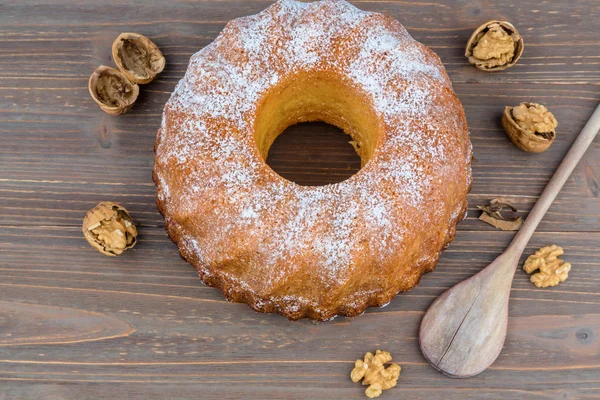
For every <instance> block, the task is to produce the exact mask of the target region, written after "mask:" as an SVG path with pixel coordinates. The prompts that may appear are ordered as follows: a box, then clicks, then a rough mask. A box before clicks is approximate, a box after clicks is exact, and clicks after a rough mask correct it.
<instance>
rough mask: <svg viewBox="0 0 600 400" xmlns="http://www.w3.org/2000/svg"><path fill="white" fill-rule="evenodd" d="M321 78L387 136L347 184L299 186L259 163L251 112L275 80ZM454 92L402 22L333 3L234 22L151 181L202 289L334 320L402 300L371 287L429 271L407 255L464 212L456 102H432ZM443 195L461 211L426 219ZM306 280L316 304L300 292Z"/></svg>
mask: <svg viewBox="0 0 600 400" xmlns="http://www.w3.org/2000/svg"><path fill="white" fill-rule="evenodd" d="M335 46H338V47H337V48H334V47H335ZM321 68H323V69H328V70H333V71H337V72H339V74H340V75H343V76H345V77H347V78H348V80H349V82H350V84H351V85H354V86H355V87H357V88H358V89H360V90H361V91H363V92H364V93H366V95H367V96H368V97H369V98H370V100H371V101H372V105H373V107H374V109H375V111H376V113H377V114H378V116H379V118H380V119H381V121H382V122H383V124H384V125H385V127H386V136H385V137H383V138H380V143H378V146H377V149H376V151H375V153H374V155H373V157H372V159H371V160H370V161H369V163H368V164H367V165H366V166H365V167H364V168H363V169H362V170H361V171H360V172H359V173H358V174H356V175H354V176H353V177H351V178H350V179H348V180H346V181H344V182H341V183H338V184H335V185H327V186H319V187H304V186H299V185H296V184H294V183H293V182H289V181H286V180H285V179H283V178H281V177H279V176H277V175H276V174H275V173H274V172H273V171H272V170H270V168H269V167H268V166H266V165H265V163H264V162H263V161H262V160H261V158H260V156H259V155H258V152H257V149H256V144H255V143H254V138H253V129H254V121H255V117H256V115H255V112H256V109H257V104H258V102H259V101H260V99H261V98H262V97H263V96H264V94H265V93H266V92H267V90H268V89H270V88H272V87H273V86H275V85H277V83H278V82H279V81H280V80H281V79H282V78H283V77H289V76H291V75H292V74H294V73H297V71H299V70H303V71H312V70H317V69H321ZM450 93H452V91H451V83H450V81H449V79H448V77H447V75H446V73H445V71H444V69H443V66H442V64H441V62H440V61H439V59H438V58H437V57H436V56H435V55H433V53H431V52H430V51H429V50H428V49H426V48H425V47H423V46H422V45H420V44H418V43H417V42H415V41H414V40H413V39H412V38H411V37H410V35H408V33H407V32H406V30H404V28H403V27H402V26H401V25H400V24H399V23H397V22H396V21H394V20H392V19H390V18H388V17H384V16H383V15H381V14H376V13H369V12H364V11H361V10H359V9H357V8H356V7H354V6H352V5H350V4H349V3H347V2H345V1H343V0H324V1H320V2H314V3H302V2H296V1H293V0H281V1H279V2H277V3H275V4H274V5H272V6H271V7H269V8H268V9H267V10H265V11H263V12H261V13H260V14H257V15H253V16H249V17H244V18H240V19H237V20H233V21H231V22H230V23H229V24H228V25H227V27H226V28H225V29H224V31H223V32H222V33H221V34H220V35H219V37H217V39H215V41H214V42H213V43H211V44H210V45H208V46H207V47H205V48H204V49H202V50H201V51H199V52H198V53H196V54H195V55H194V56H193V57H192V58H191V60H190V65H189V67H188V70H187V72H186V75H185V77H184V78H183V79H182V80H181V81H180V82H179V84H178V85H177V87H176V89H175V91H174V93H173V95H172V97H171V99H170V100H169V102H168V103H167V106H166V108H165V114H164V116H163V124H162V125H161V129H160V130H159V134H158V143H159V144H158V146H157V149H156V166H155V173H156V177H157V185H158V187H159V190H158V198H159V201H162V202H163V203H164V213H165V217H166V219H167V220H168V221H170V222H171V223H173V224H175V225H176V226H177V227H178V230H179V232H181V234H182V235H183V237H184V238H185V239H184V241H185V243H184V246H185V248H186V249H187V250H189V251H191V252H192V253H193V254H195V255H196V257H195V258H196V259H197V260H200V261H199V263H200V265H196V267H197V268H198V269H199V271H200V272H201V275H203V276H217V275H219V276H220V278H221V279H224V280H227V281H228V282H235V285H236V287H237V288H238V290H241V291H244V292H246V293H250V294H251V296H252V297H253V299H254V300H255V307H258V308H261V307H263V306H265V307H266V305H268V304H270V303H272V302H276V303H277V304H279V305H278V307H282V306H281V304H284V303H285V304H286V307H287V310H288V311H289V312H295V311H294V310H296V311H297V310H302V309H306V308H307V307H308V308H310V309H312V310H313V311H314V312H316V313H318V314H319V315H321V313H322V315H323V316H328V317H331V316H332V313H333V312H336V311H335V310H333V311H332V310H328V309H327V307H326V305H327V304H328V301H329V299H330V298H335V297H341V298H346V299H347V303H348V304H355V305H356V307H358V308H360V307H363V308H364V306H365V304H368V302H369V301H370V300H369V299H370V298H372V297H375V296H377V295H380V294H381V293H382V292H385V293H389V295H387V297H390V296H391V295H393V294H395V293H396V292H397V291H398V290H400V288H401V287H400V286H398V284H397V283H394V282H397V281H398V282H399V280H398V279H399V278H397V277H395V276H392V277H390V280H389V281H386V280H385V279H383V278H384V277H386V276H389V273H390V271H397V274H398V276H405V275H406V276H413V275H414V274H415V273H417V272H418V268H419V267H420V265H421V264H418V260H422V259H428V260H429V259H431V258H432V257H429V258H427V257H425V256H423V254H421V253H422V252H431V251H432V250H431V249H430V248H426V247H424V248H423V249H418V248H413V247H410V246H411V245H410V243H413V242H414V241H415V238H417V237H418V238H419V240H423V241H426V240H434V239H433V236H435V238H437V239H435V240H437V242H435V243H434V244H435V246H437V247H438V248H437V249H434V250H433V251H439V248H441V247H442V246H443V244H444V243H442V242H441V241H440V235H438V234H437V232H436V233H435V235H433V236H431V232H429V233H428V232H427V228H428V224H430V223H432V222H434V221H435V223H436V224H439V221H438V220H439V219H441V220H444V221H446V222H445V223H442V224H441V225H439V226H443V227H444V229H447V230H448V229H451V228H452V225H453V224H455V223H456V221H455V219H456V218H457V215H456V213H457V212H459V211H460V210H461V209H462V208H463V207H464V197H465V195H466V189H464V187H465V186H468V185H469V183H470V172H469V164H470V144H468V137H467V136H466V124H465V121H464V115H463V114H462V110H461V108H460V105H459V104H458V102H457V101H456V100H454V98H452V102H453V103H451V104H450V105H449V106H448V105H447V102H448V101H447V100H446V102H444V103H441V100H440V99H441V98H443V99H447V98H449V96H453V95H451V94H450ZM440 104H444V106H443V107H441V106H440ZM455 182H462V188H461V189H460V190H461V191H462V192H461V193H459V194H460V195H461V196H462V197H460V196H458V195H456V196H458V198H455V199H454V200H453V201H454V202H455V203H454V204H451V207H448V208H447V209H446V208H442V209H438V210H434V208H435V207H433V204H434V203H435V202H440V201H446V200H447V199H446V197H444V196H445V195H444V194H443V191H444V190H445V189H446V188H447V187H448V185H449V184H450V185H454V183H455ZM458 186H460V185H458ZM458 186H457V187H458ZM452 187H453V188H454V186H452ZM440 193H442V194H440ZM456 196H455V197H456ZM416 216H419V217H418V218H416ZM419 235H422V237H419ZM430 236H431V237H430ZM180 245H181V244H180ZM435 246H434V247H435ZM420 252H421V253H420ZM433 258H434V259H436V258H437V257H433ZM411 260H414V262H415V263H417V264H418V265H411V264H410V263H411ZM238 262H239V263H243V265H244V266H245V268H244V269H240V268H239V266H237V264H236V263H238ZM401 263H404V264H401ZM231 265H236V268H233V269H231V270H230V269H229V266H231ZM365 271H368V274H365ZM415 271H417V272H415ZM369 274H371V275H373V274H374V275H376V280H373V279H372V277H371V275H369ZM378 274H381V275H378ZM411 274H412V275H411ZM305 280H309V281H310V282H311V285H312V286H314V287H316V288H319V289H318V290H317V291H316V292H315V291H311V292H308V293H307V292H306V291H303V290H304V289H303V288H304V287H305V286H306V284H305ZM299 282H300V283H299ZM303 282H304V283H303ZM351 282H352V285H349V283H351ZM373 282H379V283H377V284H376V285H379V286H378V287H377V286H375V287H374V286H373V285H374V283H373ZM348 287H350V288H351V290H350V292H348ZM387 300H389V298H388V299H387Z"/></svg>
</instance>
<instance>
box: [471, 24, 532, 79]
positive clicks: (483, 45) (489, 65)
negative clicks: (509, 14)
mask: <svg viewBox="0 0 600 400" xmlns="http://www.w3.org/2000/svg"><path fill="white" fill-rule="evenodd" d="M524 48H525V45H524V43H523V38H522V37H521V35H519V32H518V31H517V28H515V27H514V26H513V24H511V23H510V22H506V21H495V20H494V21H488V22H486V23H485V24H483V25H481V26H480V27H479V28H477V29H476V30H475V32H473V34H472V35H471V37H470V38H469V40H468V41H467V47H466V49H465V57H467V58H468V59H469V62H470V63H471V64H473V65H475V67H476V68H478V69H480V70H482V71H487V72H493V71H502V70H504V69H506V68H510V67H512V66H513V65H515V64H516V63H517V61H518V60H519V58H520V57H521V54H523V49H524Z"/></svg>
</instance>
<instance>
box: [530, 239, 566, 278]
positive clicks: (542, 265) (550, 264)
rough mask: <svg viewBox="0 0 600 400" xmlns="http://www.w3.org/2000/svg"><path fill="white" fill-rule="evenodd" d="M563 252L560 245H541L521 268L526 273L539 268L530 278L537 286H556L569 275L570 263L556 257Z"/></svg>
mask: <svg viewBox="0 0 600 400" xmlns="http://www.w3.org/2000/svg"><path fill="white" fill-rule="evenodd" d="M563 253H564V251H563V249H562V247H559V246H557V245H555V244H553V245H552V246H546V247H542V248H541V249H539V250H538V251H536V252H535V254H532V255H530V256H529V257H527V260H525V264H523V270H525V272H527V273H528V274H531V273H532V272H534V271H536V270H539V272H538V273H536V274H533V275H532V276H531V278H530V280H531V282H533V284H534V285H535V286H537V287H539V288H545V287H549V286H556V285H558V284H559V283H561V282H564V281H566V280H567V278H568V277H569V271H570V270H571V264H570V263H568V262H565V261H564V260H561V259H560V258H558V256H560V255H562V254H563Z"/></svg>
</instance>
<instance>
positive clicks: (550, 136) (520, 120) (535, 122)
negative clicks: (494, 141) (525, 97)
mask: <svg viewBox="0 0 600 400" xmlns="http://www.w3.org/2000/svg"><path fill="white" fill-rule="evenodd" d="M502 126H503V127H504V130H505V131H506V134H507V135H508V137H509V138H510V140H511V141H512V142H513V143H514V145H515V146H517V147H518V148H519V149H521V150H523V151H528V152H532V153H540V152H542V151H545V150H547V149H548V147H550V145H552V143H553V142H554V138H555V137H556V127H557V126H558V121H556V118H554V115H552V113H551V112H550V111H548V109H547V108H546V107H544V106H543V105H541V104H537V103H521V104H519V105H518V106H516V107H510V106H506V107H505V108H504V114H503V115H502Z"/></svg>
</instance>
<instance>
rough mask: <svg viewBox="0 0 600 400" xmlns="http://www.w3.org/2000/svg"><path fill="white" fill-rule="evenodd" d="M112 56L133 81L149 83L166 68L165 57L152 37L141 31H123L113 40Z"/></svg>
mask: <svg viewBox="0 0 600 400" xmlns="http://www.w3.org/2000/svg"><path fill="white" fill-rule="evenodd" d="M112 56H113V59H114V60H115V63H116V64H117V67H119V69H120V70H121V72H122V73H123V74H124V75H125V76H126V77H127V79H129V80H130V81H131V82H135V83H139V84H145V83H149V82H151V81H152V80H154V78H156V76H157V75H158V74H160V73H161V72H162V70H163V69H164V68H165V57H163V55H162V53H161V51H160V49H159V48H158V46H156V45H155V44H154V43H153V42H152V41H151V40H150V39H148V38H147V37H146V36H144V35H140V34H139V33H130V32H126V33H121V34H120V35H119V36H118V37H117V38H116V39H115V41H114V42H113V45H112Z"/></svg>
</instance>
